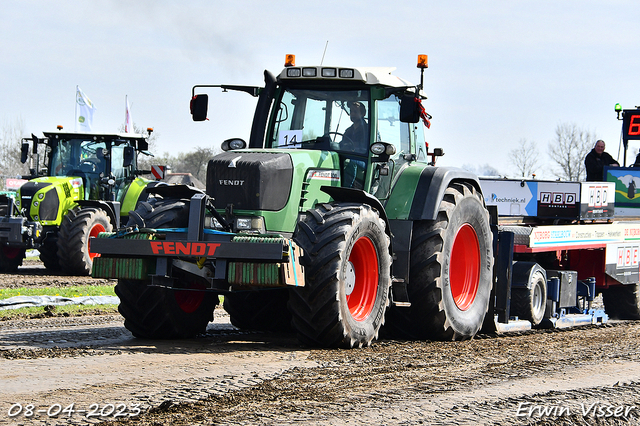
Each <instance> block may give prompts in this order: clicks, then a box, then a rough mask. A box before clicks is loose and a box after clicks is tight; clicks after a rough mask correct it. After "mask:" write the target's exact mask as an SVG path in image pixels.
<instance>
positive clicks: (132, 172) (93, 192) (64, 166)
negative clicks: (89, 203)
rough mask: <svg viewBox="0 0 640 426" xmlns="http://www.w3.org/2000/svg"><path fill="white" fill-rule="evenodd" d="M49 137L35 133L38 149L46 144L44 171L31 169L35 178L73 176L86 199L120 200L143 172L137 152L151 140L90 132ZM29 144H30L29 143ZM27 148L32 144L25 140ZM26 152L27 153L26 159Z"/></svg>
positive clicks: (131, 135) (141, 137)
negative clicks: (38, 136)
mask: <svg viewBox="0 0 640 426" xmlns="http://www.w3.org/2000/svg"><path fill="white" fill-rule="evenodd" d="M44 135H45V139H37V138H36V137H35V136H32V140H33V145H34V152H35V153H36V154H37V148H35V147H36V146H37V145H38V144H44V145H46V151H45V158H44V164H45V168H44V169H43V170H34V169H31V172H32V175H33V176H32V177H34V178H35V177H37V176H42V175H45V176H49V177H73V178H76V179H73V180H72V181H71V183H72V185H73V186H74V188H78V189H80V190H81V191H82V195H81V196H80V199H83V200H119V199H120V198H121V197H122V196H123V195H124V189H125V188H126V187H127V185H128V183H130V182H131V181H132V180H133V179H135V177H136V176H137V175H138V174H139V171H138V170H137V155H138V153H139V152H140V151H146V150H147V149H148V142H147V140H146V139H145V138H144V137H143V136H142V135H137V134H88V133H63V132H45V133H44ZM25 145H26V146H25ZM23 147H25V148H23V151H24V150H28V143H26V142H25V143H23ZM25 157H26V155H23V159H25Z"/></svg>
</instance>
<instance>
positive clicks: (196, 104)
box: [191, 94, 209, 121]
mask: <svg viewBox="0 0 640 426" xmlns="http://www.w3.org/2000/svg"><path fill="white" fill-rule="evenodd" d="M208 107H209V95H206V94H203V95H195V96H194V97H193V98H191V117H192V118H193V121H205V120H206V119H207V109H208Z"/></svg>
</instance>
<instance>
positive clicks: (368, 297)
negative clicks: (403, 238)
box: [289, 204, 391, 348]
mask: <svg viewBox="0 0 640 426" xmlns="http://www.w3.org/2000/svg"><path fill="white" fill-rule="evenodd" d="M294 240H295V241H296V243H297V244H298V245H299V246H300V247H301V248H302V250H303V253H304V254H303V256H302V258H301V263H302V266H303V267H304V268H305V272H304V273H305V286H304V287H301V288H295V289H292V290H291V292H290V295H289V310H290V311H291V314H292V317H293V319H292V325H293V327H294V329H295V330H296V331H297V334H298V338H299V339H300V340H301V341H302V342H303V343H305V344H308V345H310V346H320V347H344V348H352V347H362V346H368V345H369V344H370V343H371V342H372V341H373V340H374V339H376V338H377V337H378V332H379V330H380V327H381V326H382V324H383V323H384V314H385V310H386V308H387V306H388V303H389V286H390V283H391V256H390V254H389V244H390V243H389V241H390V240H389V237H388V235H387V234H386V233H385V222H384V221H383V220H382V219H380V216H379V215H378V213H377V212H375V211H374V210H373V209H372V208H371V207H370V206H368V205H363V204H334V205H330V204H322V205H320V206H318V207H317V208H316V209H314V210H308V211H307V212H306V214H305V216H304V217H303V219H302V220H301V221H299V222H298V224H297V227H296V231H295V233H294Z"/></svg>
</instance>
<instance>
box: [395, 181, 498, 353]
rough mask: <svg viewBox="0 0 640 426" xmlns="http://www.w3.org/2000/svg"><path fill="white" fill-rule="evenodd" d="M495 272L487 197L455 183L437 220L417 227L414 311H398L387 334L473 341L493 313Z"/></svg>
mask: <svg viewBox="0 0 640 426" xmlns="http://www.w3.org/2000/svg"><path fill="white" fill-rule="evenodd" d="M492 266H493V246H492V236H491V230H490V227H489V214H488V212H487V210H486V208H485V207H484V202H483V200H482V197H481V194H479V193H478V192H477V191H476V189H475V188H474V187H473V186H472V185H470V184H463V183H451V184H450V185H449V187H448V188H447V189H446V190H445V193H444V196H443V199H442V201H441V202H440V206H439V211H438V215H437V218H436V220H432V221H421V222H416V223H415V224H414V229H413V235H412V241H411V255H410V268H411V269H410V275H409V285H408V286H407V289H408V294H409V301H410V302H411V306H410V307H397V306H392V308H391V309H390V310H389V315H388V316H387V325H386V326H385V327H386V328H388V330H386V331H388V332H390V334H391V335H392V336H394V337H401V338H407V339H430V340H466V339H471V338H472V337H473V336H474V335H475V334H476V333H477V332H478V330H480V328H481V326H482V324H483V320H484V318H485V315H486V313H487V310H488V307H489V299H490V296H491V290H492V281H493V269H492Z"/></svg>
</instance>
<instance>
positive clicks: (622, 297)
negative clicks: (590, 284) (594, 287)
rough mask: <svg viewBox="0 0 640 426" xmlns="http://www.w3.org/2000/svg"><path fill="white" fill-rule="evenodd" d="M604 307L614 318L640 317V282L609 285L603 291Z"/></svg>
mask: <svg viewBox="0 0 640 426" xmlns="http://www.w3.org/2000/svg"><path fill="white" fill-rule="evenodd" d="M602 299H603V302H604V309H605V312H606V313H607V315H609V317H611V318H612V319H621V320H637V319H640V284H638V283H635V284H627V285H620V286H615V287H609V288H608V289H606V290H603V291H602Z"/></svg>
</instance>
